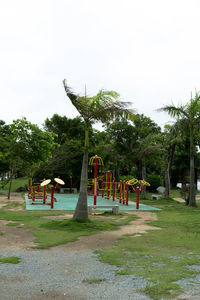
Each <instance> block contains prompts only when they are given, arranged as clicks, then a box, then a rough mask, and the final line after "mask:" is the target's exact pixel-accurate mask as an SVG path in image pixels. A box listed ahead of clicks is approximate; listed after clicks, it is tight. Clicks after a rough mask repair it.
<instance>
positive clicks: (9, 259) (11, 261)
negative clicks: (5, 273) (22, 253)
mask: <svg viewBox="0 0 200 300" xmlns="http://www.w3.org/2000/svg"><path fill="white" fill-rule="evenodd" d="M19 262H20V258H19V257H16V256H11V257H0V264H18V263H19Z"/></svg>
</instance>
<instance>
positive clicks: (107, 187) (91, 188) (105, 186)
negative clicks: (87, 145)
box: [88, 155, 150, 209]
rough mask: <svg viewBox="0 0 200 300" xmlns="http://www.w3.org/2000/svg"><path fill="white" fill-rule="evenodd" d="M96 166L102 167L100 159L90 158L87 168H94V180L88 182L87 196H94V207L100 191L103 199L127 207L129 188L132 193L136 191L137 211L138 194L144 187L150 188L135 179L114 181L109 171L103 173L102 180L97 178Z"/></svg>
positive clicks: (96, 157) (142, 181) (137, 207)
mask: <svg viewBox="0 0 200 300" xmlns="http://www.w3.org/2000/svg"><path fill="white" fill-rule="evenodd" d="M98 165H100V166H101V168H102V167H103V161H102V158H101V157H99V156H97V155H95V156H93V157H91V158H90V161H89V166H90V167H92V166H94V179H91V178H90V179H89V180H88V195H89V194H91V192H92V194H93V195H94V206H95V205H97V195H98V194H99V192H100V191H101V196H102V198H104V199H112V201H113V202H114V201H116V200H119V203H120V204H123V205H128V200H129V187H130V186H131V187H132V189H133V191H136V209H139V197H140V192H141V191H142V190H143V189H144V187H145V186H150V184H149V183H148V182H146V181H145V180H138V179H136V178H133V179H130V180H120V181H119V182H117V181H115V177H114V175H113V172H112V171H111V170H107V171H105V172H104V173H103V176H102V178H100V179H101V180H100V179H99V178H98V177H97V174H98V170H97V168H98ZM100 181H101V186H100Z"/></svg>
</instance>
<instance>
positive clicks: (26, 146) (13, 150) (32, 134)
mask: <svg viewBox="0 0 200 300" xmlns="http://www.w3.org/2000/svg"><path fill="white" fill-rule="evenodd" d="M9 130H10V132H9V145H8V152H9V157H8V160H9V162H10V173H11V176H10V185H9V191H8V199H9V198H10V192H11V185H12V178H13V176H14V174H15V173H16V171H17V168H18V167H19V166H21V165H23V167H24V168H27V170H29V172H31V169H32V166H33V165H35V164H40V163H41V162H42V161H46V160H47V159H48V157H49V156H50V155H51V150H52V147H53V145H54V141H53V140H54V134H53V133H50V132H45V131H42V130H41V129H40V128H39V127H38V126H37V125H35V124H32V123H30V122H29V121H28V120H27V119H26V118H22V119H18V120H14V121H13V123H12V124H10V125H9Z"/></svg>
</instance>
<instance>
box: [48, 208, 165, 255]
mask: <svg viewBox="0 0 200 300" xmlns="http://www.w3.org/2000/svg"><path fill="white" fill-rule="evenodd" d="M133 214H134V215H137V216H139V217H140V219H137V220H135V221H132V222H131V223H130V224H129V225H125V226H122V227H121V228H120V229H119V230H111V231H102V232H100V233H97V234H95V235H90V236H82V237H80V238H79V240H78V241H76V242H72V243H68V244H65V245H60V246H57V247H53V248H59V249H63V250H70V251H77V250H91V251H94V250H97V249H103V248H107V247H110V246H112V244H113V243H114V242H115V241H116V240H117V239H118V238H120V237H121V236H123V235H137V236H138V235H139V234H141V233H145V232H146V231H147V230H150V229H155V230H156V229H160V228H158V227H153V226H150V225H147V224H146V222H147V221H154V220H156V219H157V215H156V214H155V213H152V212H135V211H134V212H133ZM102 222H103V220H102Z"/></svg>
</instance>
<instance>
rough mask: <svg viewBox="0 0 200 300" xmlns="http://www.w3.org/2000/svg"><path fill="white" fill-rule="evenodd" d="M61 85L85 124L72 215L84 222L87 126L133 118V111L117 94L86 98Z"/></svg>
mask: <svg viewBox="0 0 200 300" xmlns="http://www.w3.org/2000/svg"><path fill="white" fill-rule="evenodd" d="M63 85H64V89H65V92H66V94H67V96H68V98H69V99H70V101H71V103H72V104H73V105H74V106H75V107H76V109H77V110H78V112H79V113H80V115H81V116H82V118H83V120H84V122H85V145H84V155H83V162H82V170H81V182H80V192H79V198H78V202H77V206H76V209H75V212H74V215H73V219H83V220H84V219H88V206H87V183H88V147H89V137H88V128H89V124H91V123H92V122H97V121H100V122H102V123H105V122H107V121H109V120H112V119H113V118H115V117H118V116H124V117H126V118H128V117H130V118H131V117H132V116H133V111H132V110H130V109H128V108H127V107H128V106H129V105H130V103H129V102H123V101H120V100H119V94H118V93H116V92H115V91H106V90H100V91H99V92H98V93H97V95H95V96H93V97H88V96H87V95H86V93H85V96H79V95H76V94H74V93H73V92H72V90H71V89H70V87H69V86H68V85H67V82H66V80H65V79H64V80H63Z"/></svg>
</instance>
